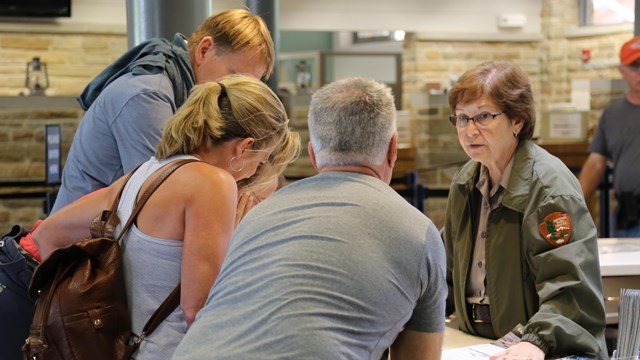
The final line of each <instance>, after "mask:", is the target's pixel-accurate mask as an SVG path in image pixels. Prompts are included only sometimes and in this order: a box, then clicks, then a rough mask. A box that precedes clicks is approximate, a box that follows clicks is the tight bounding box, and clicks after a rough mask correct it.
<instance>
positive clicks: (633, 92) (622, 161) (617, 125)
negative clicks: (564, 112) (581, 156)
mask: <svg viewBox="0 0 640 360" xmlns="http://www.w3.org/2000/svg"><path fill="white" fill-rule="evenodd" d="M618 70H619V71H620V74H621V75H622V78H623V79H624V80H625V81H626V82H627V85H628V86H629V90H628V92H627V95H626V96H625V97H623V98H621V99H618V100H616V101H614V102H613V103H611V104H610V105H609V106H608V107H607V108H606V109H605V110H604V112H603V113H602V116H601V117H600V122H599V123H598V128H597V129H596V134H595V136H594V137H593V140H592V141H591V145H589V156H588V157H587V160H586V161H585V163H584V165H582V170H581V171H580V175H579V179H580V185H581V186H582V191H583V193H584V197H585V199H587V200H589V199H590V198H591V196H592V195H593V193H594V192H595V190H596V189H597V188H598V185H599V184H600V181H601V180H602V178H603V176H604V173H605V169H606V168H607V161H608V160H609V159H611V160H612V161H613V163H614V167H615V174H614V177H613V188H614V190H615V194H616V199H617V201H618V206H617V209H616V216H615V222H614V224H615V225H614V236H615V237H640V173H638V169H640V137H639V136H640V36H637V37H634V38H633V39H631V40H629V41H627V42H626V43H624V45H622V48H620V65H619V66H618ZM600 216H608V214H605V213H604V212H601V215H600ZM608 235H609V234H604V235H603V236H605V237H606V236H608Z"/></svg>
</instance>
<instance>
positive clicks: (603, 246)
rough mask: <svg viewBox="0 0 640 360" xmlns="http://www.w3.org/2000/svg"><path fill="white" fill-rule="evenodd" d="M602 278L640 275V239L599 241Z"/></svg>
mask: <svg viewBox="0 0 640 360" xmlns="http://www.w3.org/2000/svg"><path fill="white" fill-rule="evenodd" d="M598 252H599V253H600V272H601V273H602V276H634V275H640V238H601V239H598Z"/></svg>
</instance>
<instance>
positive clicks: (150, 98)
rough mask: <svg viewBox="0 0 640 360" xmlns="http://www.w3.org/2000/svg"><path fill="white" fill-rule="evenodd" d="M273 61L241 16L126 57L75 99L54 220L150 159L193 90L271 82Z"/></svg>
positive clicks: (258, 32) (223, 16) (264, 40)
mask: <svg viewBox="0 0 640 360" xmlns="http://www.w3.org/2000/svg"><path fill="white" fill-rule="evenodd" d="M274 59H275V54H274V46H273V41H272V39H271V35H270V34H269V30H268V29H267V26H266V25H265V23H264V21H263V20H262V19H261V18H260V17H259V16H257V15H254V14H252V13H250V12H249V11H247V10H243V9H233V10H227V11H224V12H221V13H219V14H216V15H213V16H211V17H209V18H208V19H207V20H206V21H205V22H204V23H203V24H202V25H200V26H199V27H198V29H196V31H195V32H194V33H193V35H191V38H189V40H187V39H186V38H185V37H184V36H183V35H182V34H176V35H175V38H174V39H173V42H169V41H167V40H165V39H160V38H154V39H151V40H148V41H145V42H143V43H141V44H139V45H138V46H136V47H134V48H132V49H130V50H129V51H127V52H126V53H125V54H124V55H122V56H121V57H120V58H119V59H118V60H116V61H115V62H114V63H113V64H111V65H110V66H109V67H107V68H106V69H105V70H104V71H103V72H102V73H100V74H99V75H98V76H97V77H96V78H95V79H94V80H93V81H92V82H91V83H89V85H88V86H87V87H86V88H85V90H84V91H83V93H82V95H80V96H79V97H78V101H79V103H80V106H81V107H82V108H83V109H84V110H86V111H87V112H86V113H85V115H84V117H83V118H82V120H81V121H80V124H79V126H78V129H77V130H76V133H75V136H74V138H73V141H72V143H71V149H70V150H69V154H68V156H67V158H66V162H65V166H64V170H63V172H62V185H61V187H60V190H59V192H58V194H57V198H56V201H55V203H54V206H53V208H52V210H51V213H55V212H56V211H58V210H59V209H60V208H62V207H63V206H65V205H68V204H69V203H71V202H72V201H74V200H76V199H78V198H79V197H81V196H83V195H86V194H88V193H90V192H92V191H94V190H97V189H99V188H102V187H105V186H108V185H110V184H111V183H112V182H114V181H115V180H117V179H118V178H120V177H121V176H122V175H123V174H124V173H128V172H130V171H131V170H133V169H134V168H135V167H136V166H138V165H139V164H141V163H142V162H144V161H146V160H148V159H149V157H150V156H152V155H153V154H154V152H155V150H156V147H157V145H158V143H159V142H160V138H161V137H162V129H163V128H164V126H165V124H166V123H167V121H168V120H169V118H170V117H171V116H172V115H173V114H174V113H175V112H176V110H177V109H178V108H179V107H180V106H181V105H182V104H183V103H184V102H185V100H186V98H187V96H188V95H189V92H190V91H191V88H192V87H193V86H194V85H195V84H201V83H204V82H207V81H216V80H218V79H219V78H220V77H222V76H224V75H227V74H235V73H242V74H248V75H251V76H254V77H256V78H262V77H268V76H269V75H270V74H271V72H272V69H273V66H274V65H273V64H274V61H275V60H274Z"/></svg>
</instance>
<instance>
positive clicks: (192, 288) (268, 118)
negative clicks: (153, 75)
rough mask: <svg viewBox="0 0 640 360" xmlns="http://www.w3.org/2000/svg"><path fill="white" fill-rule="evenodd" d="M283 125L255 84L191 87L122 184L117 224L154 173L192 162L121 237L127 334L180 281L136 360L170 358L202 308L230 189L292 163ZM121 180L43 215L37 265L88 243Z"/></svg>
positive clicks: (230, 221)
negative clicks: (173, 301)
mask: <svg viewBox="0 0 640 360" xmlns="http://www.w3.org/2000/svg"><path fill="white" fill-rule="evenodd" d="M287 126H288V119H287V115H286V112H285V109H284V106H283V105H282V103H281V102H280V100H279V99H278V97H277V96H276V95H275V94H274V93H273V92H272V91H271V90H270V89H269V88H268V87H267V86H266V85H265V84H264V83H262V82H261V81H260V80H258V79H255V78H253V77H250V76H244V75H229V76H226V77H223V78H221V79H220V80H219V81H218V82H209V83H205V84H201V85H196V86H195V87H194V90H193V92H192V94H191V95H190V97H189V98H188V100H187V102H186V103H185V104H184V105H183V106H182V107H181V108H180V109H179V110H178V112H177V113H176V114H175V115H174V116H173V117H172V118H171V120H170V121H169V122H168V123H167V126H166V128H165V131H164V135H163V138H162V141H161V142H160V145H159V147H158V150H157V151H156V154H155V157H152V158H151V159H150V160H148V161H147V162H145V163H143V164H142V165H141V166H140V167H139V168H138V170H136V171H135V173H134V174H133V176H132V177H131V179H130V180H129V181H128V183H127V184H126V187H125V190H124V192H123V194H122V198H121V200H120V203H119V206H118V217H119V219H120V220H121V224H120V226H122V223H124V222H126V220H127V219H128V218H129V215H130V214H131V211H132V210H133V208H134V203H135V201H136V199H137V195H138V194H139V193H140V192H141V191H144V189H146V187H147V186H148V185H149V184H150V183H152V182H153V181H154V180H155V178H156V177H157V176H158V174H160V172H161V171H160V170H161V169H163V168H165V166H168V165H169V164H170V163H173V162H174V161H177V160H180V159H197V160H200V161H196V162H192V163H189V164H186V165H184V166H182V167H181V168H179V169H178V170H176V172H175V173H174V174H173V175H172V176H170V177H169V178H168V179H167V180H166V181H165V182H164V183H163V184H162V185H161V186H160V187H159V188H158V190H157V191H156V192H154V193H153V195H152V196H151V198H150V199H149V201H148V202H147V204H146V205H145V206H144V208H143V209H142V211H141V212H140V214H139V216H138V218H137V221H136V223H135V224H133V225H132V227H131V231H129V232H128V233H127V234H126V235H125V236H124V239H123V240H122V246H123V258H124V274H125V281H126V285H127V300H128V302H129V310H130V312H131V319H132V327H133V333H134V334H137V335H139V334H140V332H141V330H142V327H143V326H144V324H145V323H146V321H147V320H148V319H149V318H150V316H151V314H152V313H153V312H154V311H155V310H156V309H157V307H158V306H159V305H160V303H162V301H163V300H164V299H165V298H166V297H167V295H168V294H169V293H170V292H171V291H172V290H173V289H174V288H175V286H176V285H177V284H178V283H180V284H181V300H180V307H178V308H177V309H176V310H175V311H174V312H173V313H172V314H171V315H169V317H168V318H167V319H165V320H164V321H163V323H162V324H161V325H160V326H159V327H158V328H157V329H156V331H154V332H153V333H152V334H151V335H150V336H149V337H147V338H145V340H144V341H143V342H142V344H141V347H140V349H139V350H138V352H137V353H136V358H137V359H166V358H170V357H171V355H172V354H173V351H174V350H175V347H176V346H177V344H178V342H179V341H180V339H181V338H182V336H183V335H184V333H185V332H186V330H187V328H188V327H189V326H190V324H191V323H192V322H193V320H194V318H195V316H196V313H197V312H198V311H199V310H200V308H201V307H202V306H203V305H204V301H205V299H206V297H207V294H208V292H209V290H210V288H211V286H212V284H213V282H214V280H215V279H216V276H217V275H218V272H219V269H220V265H221V264H222V260H223V258H224V256H225V254H226V251H227V245H228V242H229V239H230V238H231V234H232V233H233V231H234V229H235V224H236V206H237V203H238V191H237V184H236V182H237V181H240V180H242V179H246V178H249V177H251V176H252V175H254V173H255V172H256V170H257V169H258V168H259V167H260V166H262V165H265V164H268V163H269V162H270V161H272V163H271V165H270V166H272V167H273V168H282V167H283V166H284V165H285V164H281V163H277V162H276V161H278V160H285V161H289V160H291V159H293V158H295V156H297V152H298V150H299V138H298V137H297V134H295V133H292V132H291V131H290V130H289V129H288V127H287ZM124 181H125V178H124V177H123V178H121V179H119V180H117V181H116V182H114V183H113V184H112V185H111V186H109V187H108V188H106V190H104V191H100V192H97V193H95V194H93V195H92V196H88V197H86V198H84V199H80V200H77V201H75V202H73V203H72V204H70V205H68V206H66V207H64V208H62V209H60V211H58V212H56V213H55V214H53V215H51V216H49V217H48V218H46V219H45V220H44V221H43V222H42V223H41V224H40V225H39V226H38V227H37V228H36V230H35V232H34V233H33V239H34V241H35V243H36V245H37V246H38V250H39V251H40V254H41V256H42V258H43V259H46V258H47V257H48V256H49V255H50V254H51V252H52V251H54V250H55V249H56V248H59V247H63V246H66V245H69V244H72V243H75V242H78V241H80V240H83V239H85V238H87V237H89V235H90V234H89V225H90V223H91V220H92V219H93V218H94V217H96V215H98V214H100V213H101V211H102V210H104V209H108V208H109V207H110V204H111V203H112V202H113V201H114V199H115V197H116V194H117V192H118V190H119V189H120V188H121V186H122V185H123V182H124ZM256 181H258V179H256ZM119 231H120V227H119V228H118V229H116V234H115V235H116V236H118V232H119ZM134 340H135V339H132V341H134Z"/></svg>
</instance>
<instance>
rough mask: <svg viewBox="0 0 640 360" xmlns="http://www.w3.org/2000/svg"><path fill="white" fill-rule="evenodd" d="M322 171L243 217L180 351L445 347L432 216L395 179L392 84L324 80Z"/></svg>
mask: <svg viewBox="0 0 640 360" xmlns="http://www.w3.org/2000/svg"><path fill="white" fill-rule="evenodd" d="M309 133H310V138H311V141H310V144H309V146H308V151H309V155H310V158H311V162H312V164H313V165H314V167H315V168H316V169H317V170H318V172H319V174H318V175H316V176H312V177H310V178H306V179H302V180H298V181H296V182H293V183H291V184H288V185H287V186H285V187H283V188H282V189H280V190H278V191H276V192H275V193H274V194H273V195H272V196H270V197H269V198H268V199H266V200H265V201H263V202H262V203H260V204H258V205H257V206H256V207H255V208H253V209H252V210H251V211H250V212H249V214H247V216H246V217H245V218H244V219H243V220H242V222H241V223H240V225H239V226H238V228H237V230H236V232H235V233H234V235H233V238H232V240H231V244H230V247H229V251H228V253H227V257H226V258H225V261H224V264H223V267H222V270H221V273H220V275H219V276H218V279H217V280H216V283H215V284H214V287H213V288H212V290H211V292H210V294H209V297H208V299H207V303H206V305H205V307H204V308H203V309H202V310H201V311H200V313H198V316H197V319H196V321H195V323H194V324H193V326H192V327H191V328H190V329H189V331H188V332H187V335H186V336H185V337H184V339H183V341H182V342H181V343H180V345H179V346H178V349H177V350H176V353H175V355H174V359H180V360H181V359H234V360H235V359H245V360H250V359H261V360H262V359H278V360H282V359H332V360H333V359H376V360H378V359H380V357H381V356H382V354H383V353H384V352H385V350H386V349H387V348H389V347H391V350H390V351H391V355H392V358H393V359H394V360H402V359H413V360H416V359H436V360H437V359H440V356H441V351H442V338H443V331H444V320H445V319H444V310H445V298H446V280H445V277H444V275H445V274H444V272H445V263H444V248H443V244H442V241H441V239H440V236H439V233H438V231H437V229H436V227H435V226H434V224H433V223H432V222H431V221H430V220H429V219H428V218H427V217H426V216H425V215H424V214H422V213H421V212H419V211H418V210H417V209H415V208H414V207H412V206H411V205H410V204H409V203H408V202H407V201H406V200H405V199H403V198H402V197H401V196H399V195H398V194H397V193H396V192H395V191H394V190H393V189H392V188H391V187H390V186H389V181H390V179H391V176H392V171H393V166H394V163H395V160H396V157H397V138H398V136H397V132H396V111H395V105H394V100H393V96H392V95H391V92H390V90H389V89H388V88H387V87H386V86H384V85H382V84H380V83H377V82H375V81H372V80H367V79H363V78H349V79H344V80H340V81H337V82H334V83H331V84H329V85H327V86H325V87H323V88H322V89H320V90H319V91H317V92H316V93H315V94H314V95H313V97H312V100H311V103H310V108H309Z"/></svg>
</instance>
